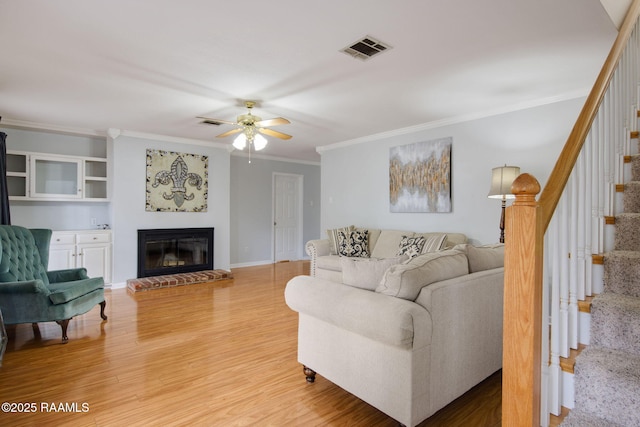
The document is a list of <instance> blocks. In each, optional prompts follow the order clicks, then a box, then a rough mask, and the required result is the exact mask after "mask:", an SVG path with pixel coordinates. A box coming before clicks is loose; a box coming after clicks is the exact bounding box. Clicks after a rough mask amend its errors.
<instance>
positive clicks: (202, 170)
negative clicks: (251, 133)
mask: <svg viewBox="0 0 640 427" xmlns="http://www.w3.org/2000/svg"><path fill="white" fill-rule="evenodd" d="M207 172H208V157H207V156H201V155H197V154H185V153H176V152H173V151H163V150H151V149H149V150H147V203H146V210H147V211H152V212H206V211H207V193H208V191H207V186H208V182H207V175H208V174H207Z"/></svg>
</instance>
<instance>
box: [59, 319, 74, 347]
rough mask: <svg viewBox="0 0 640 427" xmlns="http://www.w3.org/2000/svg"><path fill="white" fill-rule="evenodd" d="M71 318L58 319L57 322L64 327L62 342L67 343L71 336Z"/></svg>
mask: <svg viewBox="0 0 640 427" xmlns="http://www.w3.org/2000/svg"><path fill="white" fill-rule="evenodd" d="M69 320H71V319H64V320H56V323H57V324H58V325H60V327H61V328H62V344H66V343H67V342H68V341H69V337H68V336H67V326H69Z"/></svg>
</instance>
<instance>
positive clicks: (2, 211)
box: [0, 132, 11, 225]
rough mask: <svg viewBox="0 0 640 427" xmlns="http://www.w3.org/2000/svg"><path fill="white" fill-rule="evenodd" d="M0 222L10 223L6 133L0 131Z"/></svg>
mask: <svg viewBox="0 0 640 427" xmlns="http://www.w3.org/2000/svg"><path fill="white" fill-rule="evenodd" d="M0 224H6V225H9V224H11V214H10V213H9V189H8V188H7V134H6V133H4V132H0Z"/></svg>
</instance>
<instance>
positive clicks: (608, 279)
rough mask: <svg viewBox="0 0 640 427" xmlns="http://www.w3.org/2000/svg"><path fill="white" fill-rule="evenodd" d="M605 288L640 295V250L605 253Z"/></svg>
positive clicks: (617, 292)
mask: <svg viewBox="0 0 640 427" xmlns="http://www.w3.org/2000/svg"><path fill="white" fill-rule="evenodd" d="M604 289H605V291H606V292H613V293H616V294H625V295H629V296H634V297H640V252H638V251H618V250H616V251H611V252H608V253H606V254H605V256H604Z"/></svg>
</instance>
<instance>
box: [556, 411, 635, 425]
mask: <svg viewBox="0 0 640 427" xmlns="http://www.w3.org/2000/svg"><path fill="white" fill-rule="evenodd" d="M560 425H561V426H562V427H625V426H623V425H622V424H615V423H612V422H611V421H609V420H605V419H603V418H599V417H596V416H594V415H593V414H589V413H587V412H584V411H580V410H576V409H573V410H571V412H570V413H569V415H567V417H566V418H565V419H564V421H562V424H560Z"/></svg>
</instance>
